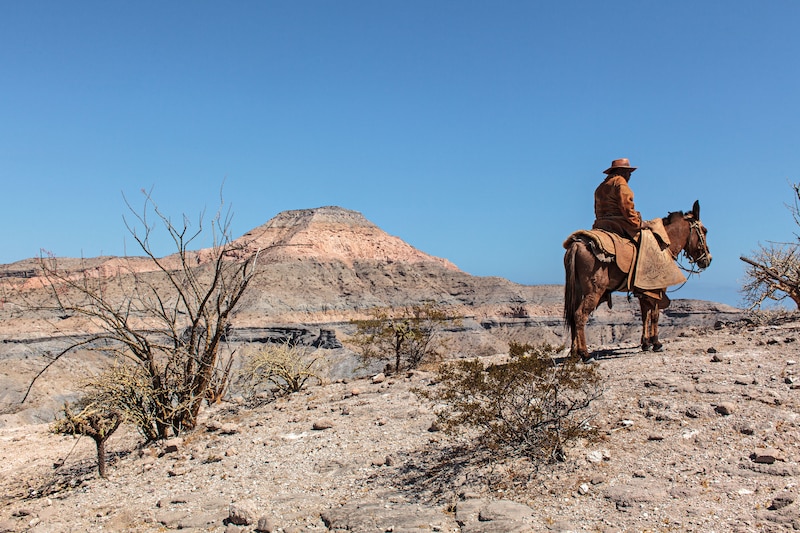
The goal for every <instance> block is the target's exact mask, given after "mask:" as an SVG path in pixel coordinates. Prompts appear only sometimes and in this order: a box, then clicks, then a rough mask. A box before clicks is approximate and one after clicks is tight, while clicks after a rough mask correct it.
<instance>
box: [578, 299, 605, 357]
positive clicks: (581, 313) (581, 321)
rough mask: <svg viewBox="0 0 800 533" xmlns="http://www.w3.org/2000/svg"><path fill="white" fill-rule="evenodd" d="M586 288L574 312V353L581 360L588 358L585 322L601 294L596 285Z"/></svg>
mask: <svg viewBox="0 0 800 533" xmlns="http://www.w3.org/2000/svg"><path fill="white" fill-rule="evenodd" d="M588 289H589V290H587V291H586V293H584V296H583V301H582V302H581V305H580V307H579V308H578V311H577V312H576V313H575V324H576V330H577V332H578V339H577V351H576V352H575V353H577V354H578V355H580V356H581V359H582V360H583V361H587V360H588V359H590V356H589V347H588V346H587V344H586V324H587V323H588V322H589V316H590V315H591V314H592V312H593V311H594V310H595V309H597V306H598V305H599V304H600V297H601V296H602V294H603V290H602V289H600V290H598V287H595V286H590V287H588Z"/></svg>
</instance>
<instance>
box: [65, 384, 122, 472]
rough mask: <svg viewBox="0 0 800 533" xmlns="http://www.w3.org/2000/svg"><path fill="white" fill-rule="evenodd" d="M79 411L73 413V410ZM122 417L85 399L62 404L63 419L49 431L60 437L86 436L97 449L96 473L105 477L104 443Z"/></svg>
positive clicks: (117, 426) (118, 413)
mask: <svg viewBox="0 0 800 533" xmlns="http://www.w3.org/2000/svg"><path fill="white" fill-rule="evenodd" d="M75 408H77V409H79V411H78V412H74V411H73V409H75ZM122 420H123V415H122V413H120V412H119V411H117V410H114V409H109V408H108V407H107V406H105V405H102V404H100V405H98V404H96V403H93V402H91V401H87V400H86V399H83V400H80V401H78V402H76V403H75V404H73V405H70V404H69V403H65V404H64V408H63V417H62V418H60V419H58V420H56V421H55V422H54V423H53V425H52V426H51V428H50V429H51V431H53V432H54V433H59V434H62V435H86V436H87V437H90V438H91V439H92V440H93V441H94V443H95V446H96V448H97V471H98V474H99V475H100V477H102V478H105V477H106V441H107V440H108V438H109V437H110V436H111V435H112V434H113V433H114V432H115V431H116V430H117V428H119V425H120V424H121V423H122Z"/></svg>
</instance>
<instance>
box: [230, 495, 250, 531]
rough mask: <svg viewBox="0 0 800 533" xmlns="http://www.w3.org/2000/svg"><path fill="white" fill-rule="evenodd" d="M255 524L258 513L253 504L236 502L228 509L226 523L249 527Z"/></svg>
mask: <svg viewBox="0 0 800 533" xmlns="http://www.w3.org/2000/svg"><path fill="white" fill-rule="evenodd" d="M254 522H256V513H255V506H254V505H253V503H252V502H249V501H245V502H236V503H232V504H231V505H230V507H229V508H228V518H227V519H226V523H228V524H233V525H235V526H249V525H251V524H253V523H254Z"/></svg>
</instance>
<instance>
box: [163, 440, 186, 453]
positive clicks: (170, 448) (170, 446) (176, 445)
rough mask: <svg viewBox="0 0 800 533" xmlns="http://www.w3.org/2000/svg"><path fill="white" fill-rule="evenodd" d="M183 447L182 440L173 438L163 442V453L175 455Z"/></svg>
mask: <svg viewBox="0 0 800 533" xmlns="http://www.w3.org/2000/svg"><path fill="white" fill-rule="evenodd" d="M182 445H183V439H182V438H180V437H174V438H172V439H167V440H165V441H164V453H176V452H177V451H178V450H180V448H181V446H182Z"/></svg>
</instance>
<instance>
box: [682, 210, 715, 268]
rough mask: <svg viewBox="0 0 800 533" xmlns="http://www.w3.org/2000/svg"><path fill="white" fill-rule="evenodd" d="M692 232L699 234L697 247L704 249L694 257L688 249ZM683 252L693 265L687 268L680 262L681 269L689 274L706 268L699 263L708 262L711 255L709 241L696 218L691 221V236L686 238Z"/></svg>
mask: <svg viewBox="0 0 800 533" xmlns="http://www.w3.org/2000/svg"><path fill="white" fill-rule="evenodd" d="M687 218H688V217H687ZM692 234H695V235H697V247H698V248H700V250H702V253H701V254H700V255H699V256H697V257H692V256H691V255H690V254H689V252H687V251H686V250H687V249H688V248H689V242H691V240H692ZM683 253H684V254H685V255H686V257H687V258H688V259H689V264H690V265H692V266H691V267H690V268H686V267H684V266H683V265H681V264H680V262H679V263H678V266H679V267H680V268H681V270H683V271H684V272H688V273H689V274H699V273H700V272H702V271H703V270H705V267H701V266H699V265H698V263H708V262H707V261H705V260H707V259H708V256H709V255H711V253H710V252H709V250H708V242H707V241H706V234H705V233H703V226H702V224H700V221H699V220H697V219H696V218H692V219H691V220H690V221H689V236H688V237H687V238H686V245H685V246H684V247H683Z"/></svg>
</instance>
